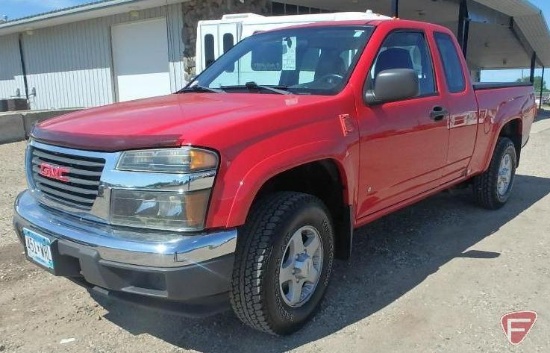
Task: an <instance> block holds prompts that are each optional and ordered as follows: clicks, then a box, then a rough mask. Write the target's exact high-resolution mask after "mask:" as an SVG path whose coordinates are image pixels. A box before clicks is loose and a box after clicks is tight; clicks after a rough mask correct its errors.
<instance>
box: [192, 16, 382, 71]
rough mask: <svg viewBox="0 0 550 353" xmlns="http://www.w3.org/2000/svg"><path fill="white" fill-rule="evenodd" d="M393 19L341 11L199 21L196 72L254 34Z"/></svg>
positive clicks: (225, 17) (232, 17)
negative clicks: (295, 27) (296, 26)
mask: <svg viewBox="0 0 550 353" xmlns="http://www.w3.org/2000/svg"><path fill="white" fill-rule="evenodd" d="M383 19H390V17H387V16H383V15H379V14H375V13H373V12H372V11H370V10H369V11H367V12H339V13H323V14H311V15H293V16H261V15H257V14H253V13H244V14H230V15H224V16H223V17H222V19H221V20H207V21H199V24H198V28H197V48H196V50H197V51H196V53H197V58H196V65H197V68H196V72H197V74H199V73H200V72H202V71H203V70H204V69H205V68H206V67H208V65H210V64H211V63H212V62H213V61H214V60H216V59H217V58H218V57H220V56H221V55H223V54H224V53H225V52H227V51H228V50H229V49H231V48H232V47H233V46H234V45H235V44H236V43H237V42H240V41H241V40H243V39H244V38H246V37H249V36H251V35H253V34H254V33H257V32H261V31H267V30H271V29H276V28H281V27H287V26H292V25H300V24H308V23H314V22H327V21H350V20H365V21H369V20H383Z"/></svg>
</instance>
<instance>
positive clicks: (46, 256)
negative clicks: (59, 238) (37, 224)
mask: <svg viewBox="0 0 550 353" xmlns="http://www.w3.org/2000/svg"><path fill="white" fill-rule="evenodd" d="M23 235H24V236H25V247H26V248H27V256H28V257H29V258H30V259H31V260H33V261H34V262H36V263H38V264H40V265H42V266H44V267H47V268H49V269H52V270H53V259H52V249H51V244H52V242H51V240H50V239H48V238H46V237H44V236H42V235H40V234H37V233H36V232H33V231H32V230H29V229H26V228H23Z"/></svg>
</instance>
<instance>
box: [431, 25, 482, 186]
mask: <svg viewBox="0 0 550 353" xmlns="http://www.w3.org/2000/svg"><path fill="white" fill-rule="evenodd" d="M434 44H435V46H436V47H437V53H438V56H439V58H436V60H437V59H439V61H440V62H441V64H440V65H437V67H439V70H441V72H440V73H439V75H438V77H439V79H440V81H441V82H442V83H441V86H444V87H445V94H444V96H445V106H446V107H447V109H448V111H449V124H448V126H449V150H448V153H447V163H446V164H447V165H446V167H445V169H444V171H443V176H442V180H443V181H444V182H448V181H452V180H455V179H458V178H462V177H464V176H465V175H468V174H469V172H468V170H467V168H468V165H469V163H470V160H471V158H472V155H473V153H474V147H475V143H476V137H477V130H478V126H479V124H478V118H479V115H478V107H477V99H476V96H475V92H474V90H473V87H472V85H471V84H469V79H468V76H467V74H466V72H465V71H464V68H465V67H466V62H465V61H464V59H463V56H462V54H460V51H459V47H458V44H457V43H456V41H455V40H454V39H453V37H452V36H451V35H450V34H448V33H441V32H435V33H434Z"/></svg>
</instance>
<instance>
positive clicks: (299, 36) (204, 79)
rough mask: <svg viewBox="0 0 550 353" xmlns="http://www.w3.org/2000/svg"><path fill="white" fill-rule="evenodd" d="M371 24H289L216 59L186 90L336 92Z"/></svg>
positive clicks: (243, 43) (259, 35)
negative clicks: (295, 26)
mask: <svg viewBox="0 0 550 353" xmlns="http://www.w3.org/2000/svg"><path fill="white" fill-rule="evenodd" d="M372 32H373V27H369V26H360V27H359V26H357V27H323V28H319V27H316V28H311V27H310V28H307V27H306V28H293V29H286V30H279V31H275V32H267V33H260V34H255V35H253V36H251V37H249V38H247V39H245V40H243V41H242V42H240V43H239V44H238V45H236V46H235V47H234V48H233V49H231V50H230V51H229V52H227V53H226V54H225V55H223V56H222V57H220V58H219V59H218V60H217V61H215V62H214V63H213V64H212V65H211V66H209V67H208V68H207V69H206V70H205V71H204V72H203V73H202V74H200V75H199V76H198V77H197V78H196V79H195V80H194V81H192V82H191V83H190V84H189V85H188V86H187V88H186V89H184V91H185V90H189V89H193V88H194V89H195V90H197V89H199V88H200V89H201V90H203V91H209V92H216V91H220V90H223V91H225V92H258V93H268V94H274V93H280V92H282V91H283V90H284V91H286V92H291V93H295V94H321V95H322V94H329V95H330V94H336V93H338V92H339V91H341V90H342V89H343V87H344V86H345V84H346V83H347V80H348V78H349V76H350V75H351V72H352V71H353V69H354V67H355V64H356V62H357V60H358V58H359V56H360V55H361V53H362V51H363V49H364V47H365V45H366V44H367V41H368V40H369V38H370V36H371V34H372Z"/></svg>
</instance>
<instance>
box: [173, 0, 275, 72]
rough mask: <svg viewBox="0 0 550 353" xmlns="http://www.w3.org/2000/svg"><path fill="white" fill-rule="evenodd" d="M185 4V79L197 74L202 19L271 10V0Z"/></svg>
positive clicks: (208, 0)
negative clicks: (198, 31)
mask: <svg viewBox="0 0 550 353" xmlns="http://www.w3.org/2000/svg"><path fill="white" fill-rule="evenodd" d="M182 6H183V21H184V26H183V33H182V37H183V40H184V43H185V52H184V66H185V76H186V77H185V80H186V81H189V79H190V77H192V76H194V75H195V46H196V42H197V24H198V22H199V21H200V20H219V19H221V18H222V16H223V15H225V14H230V13H246V12H252V13H257V14H260V15H268V14H270V12H271V1H270V0H190V1H186V2H184V3H183V4H182Z"/></svg>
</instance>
